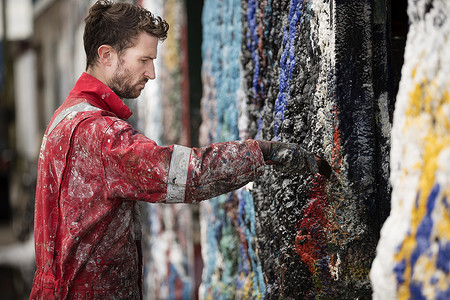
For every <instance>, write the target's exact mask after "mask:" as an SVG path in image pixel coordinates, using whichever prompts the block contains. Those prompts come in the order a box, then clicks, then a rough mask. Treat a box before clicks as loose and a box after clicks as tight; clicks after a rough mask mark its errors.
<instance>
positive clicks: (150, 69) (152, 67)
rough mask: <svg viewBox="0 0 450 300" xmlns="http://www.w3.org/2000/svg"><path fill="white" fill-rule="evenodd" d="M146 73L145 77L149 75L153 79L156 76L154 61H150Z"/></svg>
mask: <svg viewBox="0 0 450 300" xmlns="http://www.w3.org/2000/svg"><path fill="white" fill-rule="evenodd" d="M144 75H145V77H147V78H148V79H150V80H153V79H155V78H156V74H155V65H154V64H153V61H152V62H150V64H149V66H148V67H147V70H145V73H144Z"/></svg>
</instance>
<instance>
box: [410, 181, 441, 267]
mask: <svg viewBox="0 0 450 300" xmlns="http://www.w3.org/2000/svg"><path fill="white" fill-rule="evenodd" d="M439 191H440V187H439V184H436V185H435V186H434V187H433V189H432V190H431V192H430V195H429V196H428V199H427V205H426V206H427V211H426V214H425V216H424V218H423V219H422V222H421V223H420V225H419V227H418V228H417V233H416V243H417V244H416V248H415V249H414V251H413V253H412V254H411V267H413V268H414V265H415V264H416V262H417V259H418V258H419V257H420V256H421V255H422V254H425V252H426V251H427V250H428V249H429V247H430V236H431V232H432V230H433V223H434V222H433V218H432V216H431V214H432V212H433V209H434V206H435V204H436V198H437V196H438V194H439Z"/></svg>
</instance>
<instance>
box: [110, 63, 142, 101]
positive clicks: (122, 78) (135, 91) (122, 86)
mask: <svg viewBox="0 0 450 300" xmlns="http://www.w3.org/2000/svg"><path fill="white" fill-rule="evenodd" d="M146 83H147V78H145V77H142V78H141V79H140V80H138V81H137V82H135V80H133V74H131V72H130V71H129V70H128V69H127V68H123V66H122V64H119V65H118V66H117V71H116V72H115V73H114V75H113V78H112V79H111V81H110V83H109V85H108V86H109V87H110V88H111V90H112V91H113V92H114V93H115V94H116V95H117V96H118V97H119V98H121V99H124V98H125V99H134V98H137V97H139V95H140V94H141V91H142V89H143V87H141V85H145V84H146Z"/></svg>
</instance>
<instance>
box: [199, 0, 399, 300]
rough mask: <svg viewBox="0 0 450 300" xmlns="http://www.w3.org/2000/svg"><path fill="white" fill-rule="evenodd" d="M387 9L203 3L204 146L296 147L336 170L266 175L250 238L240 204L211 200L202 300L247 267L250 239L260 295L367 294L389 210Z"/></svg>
mask: <svg viewBox="0 0 450 300" xmlns="http://www.w3.org/2000/svg"><path fill="white" fill-rule="evenodd" d="M231 3H232V5H231ZM239 6H240V7H239ZM239 9H240V16H241V23H240V24H239V23H237V20H238V18H239V15H237V13H238V10H239ZM232 12H234V13H232ZM383 13H385V12H383V11H382V10H381V11H379V10H377V8H376V7H375V6H372V4H370V3H366V2H364V3H360V2H349V1H321V0H312V1H301V0H292V1H270V0H267V1H256V0H248V1H246V0H243V1H240V3H237V2H236V1H232V2H230V1H228V2H227V1H219V0H210V1H206V2H205V8H204V20H203V24H204V25H205V24H207V25H206V27H207V28H206V29H205V31H204V41H206V42H205V44H204V52H203V55H204V68H203V82H204V92H205V93H204V98H203V103H202V105H203V108H202V111H203V122H204V123H203V128H202V130H203V131H202V132H203V135H202V136H203V138H204V141H203V142H204V143H208V142H212V141H217V140H220V139H223V138H225V139H232V138H241V139H245V138H247V137H252V138H253V137H254V138H257V139H266V140H276V141H283V142H292V143H298V144H300V145H302V146H303V147H304V148H306V149H307V150H310V151H312V152H314V153H316V154H318V155H319V156H322V157H324V158H325V159H326V160H327V161H328V162H329V163H330V164H331V165H332V166H333V168H334V169H335V170H336V174H337V176H335V177H333V178H332V179H330V180H326V179H325V178H323V177H322V176H321V175H314V176H312V175H311V176H287V175H284V174H281V173H277V172H276V171H275V170H273V169H272V168H271V167H267V168H266V172H265V174H264V175H263V176H262V177H261V178H259V179H258V180H257V181H256V182H255V184H254V186H253V189H251V190H250V193H249V194H248V196H250V195H251V196H252V203H253V204H252V205H251V204H249V203H248V202H245V207H248V208H246V210H245V216H249V217H250V219H249V220H251V222H250V225H251V227H252V226H254V231H253V230H248V231H247V232H248V234H249V235H248V238H246V240H244V239H242V236H240V237H241V238H238V237H239V235H237V233H238V232H239V230H240V229H241V227H239V226H240V225H239V224H240V223H239V222H234V223H233V222H232V220H233V217H234V218H235V219H238V220H239V218H237V217H236V216H238V215H239V213H238V211H239V210H238V207H240V206H238V204H237V203H241V201H242V200H241V198H239V196H236V195H234V196H233V195H228V196H225V197H224V198H222V200H219V202H212V204H213V206H212V207H210V208H208V209H206V210H204V216H205V217H204V218H203V220H204V222H205V223H204V224H203V228H204V233H203V236H204V239H205V242H204V243H203V247H204V260H205V270H204V279H205V280H206V281H205V284H204V287H205V290H204V291H203V292H204V293H205V294H204V295H205V297H214V296H215V295H219V294H217V293H218V292H220V291H224V290H223V288H224V287H225V286H227V285H231V286H233V284H234V283H236V282H238V283H239V280H238V279H237V278H238V276H237V274H239V273H238V272H231V273H230V270H232V269H233V268H232V266H236V265H239V264H238V263H237V262H243V261H245V260H242V259H241V258H240V257H239V256H237V257H236V255H237V254H238V253H239V251H237V250H236V249H237V247H244V249H246V248H245V245H246V244H245V241H251V242H252V244H251V245H252V248H251V250H252V252H250V251H248V253H247V252H244V253H245V254H246V257H247V258H248V261H249V262H251V264H250V266H251V267H252V268H251V271H252V272H257V273H255V274H256V275H258V276H256V278H255V277H250V278H252V282H253V283H255V282H257V283H258V284H257V285H255V284H254V285H253V287H252V288H253V290H252V293H253V295H255V296H257V297H260V298H270V299H278V298H279V297H285V298H297V299H299V298H321V297H325V298H329V297H336V298H361V299H364V298H370V295H371V287H370V281H369V277H368V274H369V270H370V266H371V263H372V260H373V257H374V253H375V247H376V243H377V236H378V230H379V227H380V223H381V222H382V221H383V216H385V215H386V210H388V209H389V208H388V207H386V205H385V206H384V207H383V206H382V204H384V203H385V202H388V201H386V200H385V198H386V197H389V186H388V183H387V182H388V180H387V178H388V173H389V170H388V168H387V161H388V160H387V158H388V157H389V154H388V153H389V142H388V141H389V130H390V118H389V116H390V114H389V112H390V110H391V109H392V107H391V106H390V103H391V102H390V100H391V95H390V94H389V92H388V91H387V87H386V86H387V85H386V80H387V78H386V69H387V60H386V51H387V49H386V47H385V44H383V41H384V42H385V40H383V39H386V32H385V28H386V27H385V26H382V25H383V24H386V23H385V22H386V19H384V20H383V18H381V19H380V18H379V15H377V14H381V16H384V17H385V15H384V14H383ZM230 16H232V17H230ZM375 16H377V17H376V18H375ZM374 20H375V21H374ZM383 22H384V23H383ZM239 26H241V28H240V27H239ZM231 33H232V34H231ZM237 34H240V35H241V36H240V37H241V40H240V42H241V43H240V44H239V41H238V40H236V36H237ZM372 35H377V38H378V39H377V43H379V44H377V45H374V44H373V42H372ZM380 45H381V47H380ZM383 45H384V46H383ZM234 47H239V49H240V53H239V52H236V49H235V48H234ZM239 56H240V67H239V62H238V61H237V58H238V57H239ZM373 66H376V68H375V67H373ZM230 70H235V71H234V72H232V73H230ZM239 87H240V88H239ZM224 108H226V109H224ZM230 116H231V117H230ZM230 120H231V122H230ZM233 122H234V123H233ZM233 124H234V127H233ZM246 192H247V191H246ZM246 199H247V198H246ZM229 218H231V220H230V219H229ZM253 218H254V219H253ZM253 224H254V225H253ZM227 244H228V246H227V247H230V246H229V244H233V245H235V246H234V247H233V248H232V249H233V251H231V249H229V248H227V247H225V245H227ZM236 246H237V247H236ZM224 247H225V248H224ZM253 253H254V254H255V256H253ZM230 268H231V269H230ZM234 269H236V268H234ZM259 270H260V271H259ZM223 275H226V276H223ZM240 278H248V277H245V276H244V277H240ZM258 278H263V279H264V280H263V281H261V283H259V281H257V279H258ZM239 286H240V285H239V284H234V286H233V287H232V288H229V289H228V290H226V295H231V296H234V295H237V294H238V292H237V291H236V290H238V291H239V289H237V287H239ZM241 286H242V285H241ZM245 291H246V293H247V294H248V293H249V292H247V290H245Z"/></svg>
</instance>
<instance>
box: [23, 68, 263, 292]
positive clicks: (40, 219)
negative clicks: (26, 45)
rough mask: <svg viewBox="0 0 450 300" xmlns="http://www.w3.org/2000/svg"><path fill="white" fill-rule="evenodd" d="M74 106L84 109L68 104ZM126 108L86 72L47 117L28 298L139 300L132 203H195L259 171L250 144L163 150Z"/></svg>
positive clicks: (137, 248)
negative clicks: (33, 271)
mask: <svg viewBox="0 0 450 300" xmlns="http://www.w3.org/2000/svg"><path fill="white" fill-rule="evenodd" d="M80 103H82V104H80ZM74 106H78V107H81V108H79V109H78V112H77V111H76V110H75V111H74V110H73V109H67V108H68V107H72V108H73V107H74ZM71 110H72V111H71ZM130 115H131V112H130V110H129V109H128V108H127V107H126V105H125V104H123V102H122V101H121V100H120V99H119V98H118V97H117V96H116V95H115V94H114V93H113V92H112V91H111V90H110V89H109V88H108V87H107V86H106V85H104V84H103V83H101V82H100V81H98V80H97V79H95V78H94V77H91V76H90V75H88V74H86V73H83V75H82V76H81V77H80V78H79V80H78V81H77V83H76V85H75V87H74V89H73V90H72V91H71V93H70V95H69V97H68V98H67V100H66V101H65V102H64V103H63V105H62V106H61V107H60V108H59V109H58V110H57V111H56V113H55V115H54V117H53V119H52V121H51V122H50V125H49V127H48V128H47V131H46V134H45V135H44V138H43V142H42V147H41V152H40V156H39V171H38V172H39V174H38V183H37V191H36V202H35V249H36V267H37V270H36V274H35V277H34V282H33V289H32V292H31V295H30V299H66V298H67V299H139V298H140V297H141V270H142V266H141V259H140V254H139V253H140V243H139V240H140V227H139V221H138V220H137V214H136V207H137V202H136V201H135V200H140V201H147V202H161V203H171V202H187V203H188V202H194V201H199V200H203V199H208V198H211V197H213V196H216V195H219V194H222V193H225V192H228V191H230V190H233V189H236V188H238V187H240V186H243V185H244V184H246V183H247V182H249V181H251V180H253V179H254V178H255V177H256V176H257V175H260V174H261V173H262V172H263V165H264V162H263V155H262V153H261V150H260V148H259V146H258V143H257V142H256V141H253V140H248V141H244V142H227V143H219V144H213V145H211V146H208V147H205V148H186V147H182V146H178V145H173V146H170V147H160V146H158V145H156V143H155V142H154V141H152V140H150V139H148V138H146V137H145V136H143V135H142V134H139V133H138V132H137V131H136V130H134V129H133V128H132V127H131V125H130V124H129V123H127V122H126V121H124V120H125V119H127V118H128V117H129V116H130Z"/></svg>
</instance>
